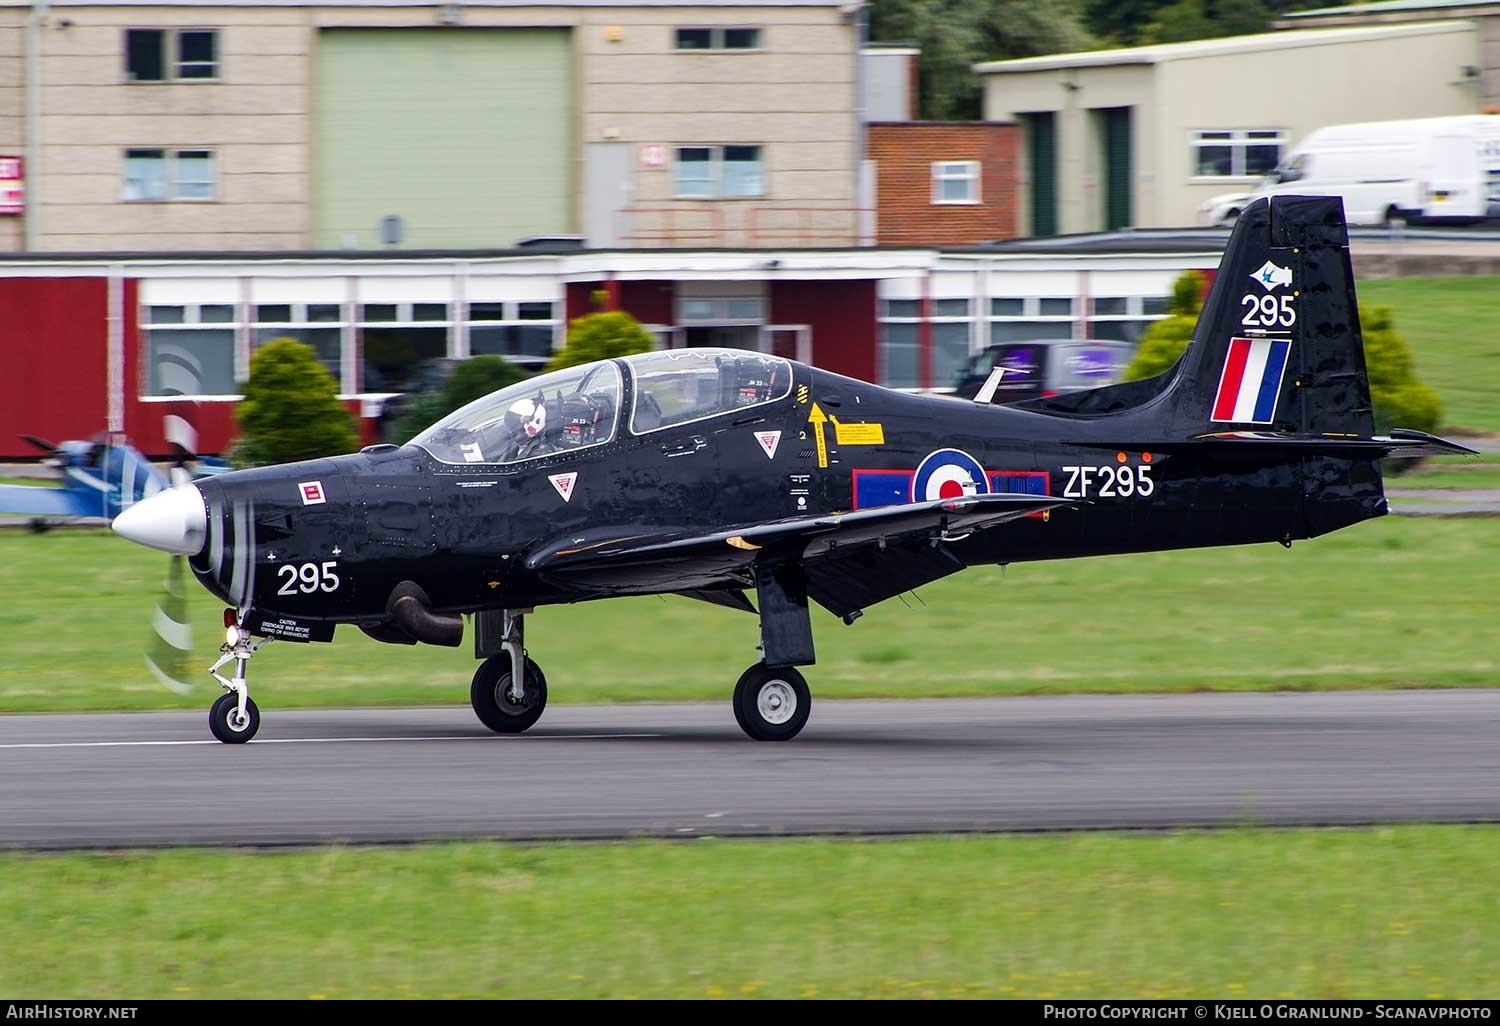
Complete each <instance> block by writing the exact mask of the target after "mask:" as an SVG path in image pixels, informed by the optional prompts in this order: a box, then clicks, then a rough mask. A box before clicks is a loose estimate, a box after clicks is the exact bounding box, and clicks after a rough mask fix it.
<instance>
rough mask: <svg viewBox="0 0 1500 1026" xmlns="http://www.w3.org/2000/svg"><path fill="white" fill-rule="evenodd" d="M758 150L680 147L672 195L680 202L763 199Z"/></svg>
mask: <svg viewBox="0 0 1500 1026" xmlns="http://www.w3.org/2000/svg"><path fill="white" fill-rule="evenodd" d="M765 192H766V189H765V175H764V168H763V166H762V164H761V158H760V147H759V146H679V147H677V167H676V179H675V181H674V183H673V195H674V196H675V197H676V198H678V199H739V198H743V197H747V196H764V195H765Z"/></svg>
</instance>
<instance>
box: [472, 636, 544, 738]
mask: <svg viewBox="0 0 1500 1026" xmlns="http://www.w3.org/2000/svg"><path fill="white" fill-rule="evenodd" d="M501 639H502V640H501V645H500V648H501V651H500V652H499V653H498V654H496V655H492V656H490V657H489V658H488V659H486V660H485V661H484V662H482V663H480V664H479V669H478V670H476V671H475V673H474V681H473V683H472V684H470V686H469V704H470V705H472V706H473V707H474V714H475V715H476V716H478V717H479V722H481V723H483V724H484V725H485V726H486V727H489V728H490V729H491V730H493V731H494V732H495V733H497V734H519V733H521V732H522V731H524V730H526V729H527V728H528V727H530V726H531V725H532V724H534V723H535V722H536V721H537V720H539V719H541V718H542V712H543V711H544V710H545V709H546V708H547V678H546V677H545V676H544V675H543V674H542V668H541V667H540V666H538V665H537V664H536V663H535V662H534V661H533V660H532V659H531V658H530V657H528V656H527V655H526V622H525V618H524V617H523V616H522V614H521V613H519V612H517V611H514V610H510V609H507V610H505V612H504V614H503V618H502V621H501Z"/></svg>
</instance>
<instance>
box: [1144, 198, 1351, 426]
mask: <svg viewBox="0 0 1500 1026" xmlns="http://www.w3.org/2000/svg"><path fill="white" fill-rule="evenodd" d="M1167 393H1168V395H1169V396H1170V399H1169V401H1168V402H1167V403H1166V404H1165V405H1166V409H1167V410H1168V411H1169V413H1168V417H1169V419H1170V421H1171V423H1170V425H1168V426H1167V427H1168V430H1169V431H1171V432H1172V433H1174V434H1175V433H1177V432H1182V433H1184V434H1187V435H1196V434H1200V433H1207V432H1224V431H1236V430H1246V431H1269V432H1276V433H1279V434H1291V435H1300V436H1325V437H1330V436H1331V437H1357V438H1368V437H1370V435H1371V434H1373V432H1374V427H1375V422H1374V417H1373V414H1372V407H1371V403H1370V385H1369V376H1368V374H1367V372H1366V369H1365V357H1364V341H1363V337H1362V336H1361V334H1360V327H1359V308H1358V303H1357V300H1356V297H1355V290H1354V273H1353V268H1352V267H1351V265H1350V260H1349V233H1348V229H1347V227H1346V225H1345V223H1344V210H1343V204H1342V202H1341V201H1340V200H1339V199H1338V198H1337V197H1331V196H1273V197H1270V198H1269V199H1262V200H1258V201H1256V202H1255V203H1254V204H1252V205H1251V206H1249V207H1247V208H1246V209H1245V211H1244V213H1242V214H1241V215H1240V217H1239V220H1238V221H1237V222H1236V223H1235V228H1234V231H1233V233H1232V234H1231V235H1230V238H1229V245H1228V246H1227V247H1226V248H1225V251H1224V258H1223V260H1222V261H1221V262H1220V264H1219V270H1218V274H1217V276H1216V277H1215V279H1214V283H1213V286H1212V287H1211V288H1210V290H1209V294H1208V297H1207V299H1206V300H1205V302H1204V304H1203V311H1202V313H1201V314H1200V315H1199V317H1198V324H1197V327H1196V328H1195V329H1194V331H1193V341H1192V343H1191V344H1189V346H1188V348H1187V350H1186V351H1185V352H1184V353H1183V355H1182V359H1181V360H1180V361H1179V362H1178V365H1177V368H1176V373H1175V374H1174V375H1172V382H1171V385H1170V386H1169V387H1168V389H1167Z"/></svg>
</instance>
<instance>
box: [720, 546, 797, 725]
mask: <svg viewBox="0 0 1500 1026" xmlns="http://www.w3.org/2000/svg"><path fill="white" fill-rule="evenodd" d="M755 589H756V594H757V596H758V597H759V599H760V650H761V653H762V655H763V659H762V661H761V662H758V663H756V664H755V665H754V666H752V667H750V669H748V670H746V671H745V672H744V673H743V674H741V676H740V680H739V683H738V684H736V685H735V686H734V718H735V720H736V721H737V722H738V723H739V725H740V729H741V730H743V731H744V732H745V733H746V734H748V735H749V736H750V737H751V738H752V739H754V740H756V741H790V740H791V739H792V738H794V737H796V736H797V735H798V734H799V733H801V732H802V728H803V727H804V726H806V725H807V717H808V714H809V713H811V712H812V693H811V692H810V691H808V690H807V681H806V680H805V679H803V677H802V674H800V673H798V672H797V671H796V669H794V667H796V666H807V665H810V664H811V663H812V662H813V636H812V620H811V619H810V618H809V616H808V611H807V577H806V574H805V573H804V572H803V569H802V566H801V565H800V564H798V563H770V562H768V563H761V564H757V565H756V567H755Z"/></svg>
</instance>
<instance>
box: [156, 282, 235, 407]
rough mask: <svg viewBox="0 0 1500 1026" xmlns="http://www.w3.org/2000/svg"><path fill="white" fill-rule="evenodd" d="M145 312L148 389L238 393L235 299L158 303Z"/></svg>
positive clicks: (176, 392) (174, 393)
mask: <svg viewBox="0 0 1500 1026" xmlns="http://www.w3.org/2000/svg"><path fill="white" fill-rule="evenodd" d="M142 314H143V316H142V318H141V320H142V322H143V323H144V324H145V336H146V388H145V394H146V395H148V396H178V395H234V394H235V384H234V344H235V331H236V325H235V323H234V321H235V319H236V318H235V307H234V306H233V305H232V304H228V303H205V304H201V305H197V304H185V305H180V306H169V305H155V306H148V307H146V308H145V309H144V310H143V311H142Z"/></svg>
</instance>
